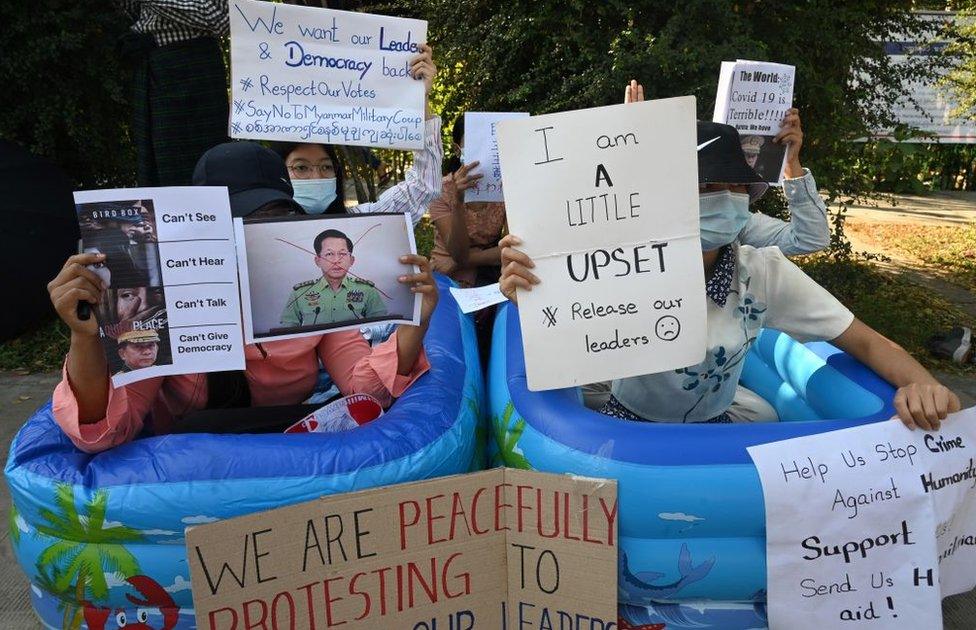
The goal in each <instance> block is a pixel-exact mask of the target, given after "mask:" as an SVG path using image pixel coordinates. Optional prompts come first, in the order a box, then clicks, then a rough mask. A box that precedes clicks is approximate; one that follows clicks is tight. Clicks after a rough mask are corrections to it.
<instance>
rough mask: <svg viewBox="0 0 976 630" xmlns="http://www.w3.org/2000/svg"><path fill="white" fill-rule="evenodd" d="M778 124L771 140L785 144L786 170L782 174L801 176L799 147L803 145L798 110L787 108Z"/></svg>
mask: <svg viewBox="0 0 976 630" xmlns="http://www.w3.org/2000/svg"><path fill="white" fill-rule="evenodd" d="M779 126H780V132H779V133H778V134H776V137H775V138H773V142H775V143H777V144H785V145H786V171H785V172H784V174H785V175H786V177H788V178H793V177H803V167H802V166H800V148H801V147H802V146H803V129H802V127H801V126H800V110H798V109H797V108H795V107H791V108H790V109H789V110H787V112H786V115H785V116H784V117H783V121H782V122H781V123H780V124H779Z"/></svg>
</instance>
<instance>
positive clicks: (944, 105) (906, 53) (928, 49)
mask: <svg viewBox="0 0 976 630" xmlns="http://www.w3.org/2000/svg"><path fill="white" fill-rule="evenodd" d="M918 13H919V14H920V15H921V17H922V18H923V19H924V20H925V21H927V22H933V23H936V24H939V25H948V24H951V23H952V22H953V21H954V20H957V19H959V18H958V17H957V15H956V14H955V13H953V12H949V11H919V12H918ZM944 47H945V42H944V41H942V42H939V41H936V42H918V41H904V40H901V41H892V42H886V43H885V53H887V55H888V58H889V59H890V60H891V62H892V63H893V64H907V63H915V62H918V61H919V60H924V59H931V58H932V57H933V56H935V55H938V54H940V53H941V51H942V49H943V48H944ZM946 72H948V70H947V69H942V70H941V71H940V73H941V74H945V73H946ZM904 88H905V90H906V92H907V93H908V94H909V95H910V96H911V98H912V99H914V100H915V103H912V102H911V101H910V100H909V99H908V98H907V97H903V98H902V99H901V100H899V101H898V102H897V103H896V104H895V106H894V111H893V113H894V116H895V120H897V121H898V122H899V123H901V124H903V125H907V126H909V127H912V128H915V129H918V130H920V131H922V132H924V133H925V134H926V135H925V136H916V137H912V138H908V139H906V140H904V142H914V143H935V142H938V143H940V144H972V143H976V121H973V120H968V119H966V118H963V117H961V116H957V115H953V113H952V112H953V111H954V110H955V109H956V107H958V103H957V102H956V101H955V99H953V97H952V95H951V93H950V91H949V88H948V87H947V86H943V85H939V84H938V81H934V82H931V83H930V82H921V81H913V82H910V83H906V84H905V85H904ZM873 137H875V138H887V139H894V136H893V135H892V132H891V130H888V129H884V130H878V132H877V133H876V134H874V136H873Z"/></svg>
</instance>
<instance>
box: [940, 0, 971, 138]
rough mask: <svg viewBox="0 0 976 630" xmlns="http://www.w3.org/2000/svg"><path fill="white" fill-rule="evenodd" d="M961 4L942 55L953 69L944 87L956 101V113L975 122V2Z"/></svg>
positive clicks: (966, 0)
mask: <svg viewBox="0 0 976 630" xmlns="http://www.w3.org/2000/svg"><path fill="white" fill-rule="evenodd" d="M952 4H956V3H952ZM958 4H959V5H960V6H959V7H958V9H960V11H959V15H958V17H957V19H956V20H955V23H954V24H953V25H952V26H951V27H950V29H949V32H947V33H945V35H946V40H947V42H948V43H947V45H946V47H945V48H944V50H943V54H944V55H945V58H946V60H947V61H948V62H949V63H950V64H951V69H950V70H949V72H948V73H947V74H946V76H945V80H944V82H943V83H944V85H945V86H946V87H947V88H948V89H949V91H950V92H951V93H952V96H953V97H954V98H955V100H956V103H957V107H956V110H955V113H956V114H959V115H960V116H965V117H967V118H969V119H972V120H976V2H974V1H973V0H962V2H959V3H958Z"/></svg>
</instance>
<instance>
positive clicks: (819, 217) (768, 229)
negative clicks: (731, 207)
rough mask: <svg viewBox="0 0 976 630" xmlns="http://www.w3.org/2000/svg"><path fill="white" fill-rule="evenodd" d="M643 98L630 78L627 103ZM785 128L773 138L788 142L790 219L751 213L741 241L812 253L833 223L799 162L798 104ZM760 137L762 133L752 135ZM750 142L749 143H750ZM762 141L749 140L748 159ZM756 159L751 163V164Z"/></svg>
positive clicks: (759, 191)
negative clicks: (751, 142) (785, 219)
mask: <svg viewBox="0 0 976 630" xmlns="http://www.w3.org/2000/svg"><path fill="white" fill-rule="evenodd" d="M643 100H644V86H643V85H641V84H640V83H638V82H637V81H635V80H631V82H630V83H629V84H627V87H626V88H625V89H624V103H639V102H641V101H643ZM780 127H781V128H782V131H780V132H779V134H777V135H776V137H775V138H773V139H772V142H775V143H777V144H785V145H786V169H785V171H784V173H783V174H784V179H783V195H784V196H785V197H786V205H787V209H788V210H789V212H790V220H789V221H783V220H781V219H777V218H775V217H771V216H769V215H766V214H762V213H761V212H753V213H751V214H750V215H749V220H748V221H747V222H746V224H745V226H744V227H743V228H742V231H741V232H740V233H739V242H740V243H742V244H743V245H752V246H753V247H773V246H775V247H779V248H780V250H782V252H783V253H784V254H786V255H787V256H797V255H800V254H812V253H814V252H818V251H820V250H821V249H823V248H824V247H827V245H829V244H830V224H829V222H828V220H827V205H826V204H825V203H824V202H823V199H822V198H821V197H820V193H819V192H818V191H817V183H816V182H815V181H814V179H813V175H812V174H811V173H810V170H809V169H806V168H804V167H803V166H802V165H801V164H800V149H801V148H802V147H803V128H802V126H801V124H800V111H799V110H798V109H796V108H795V107H794V108H792V109H790V110H788V111H787V112H786V115H785V116H784V117H783V120H782V122H780ZM749 137H750V138H759V136H749ZM707 140H711V138H707V139H706V140H704V141H707ZM704 141H703V142H704ZM747 144H748V143H747ZM761 144H762V139H761V138H760V142H759V145H754V141H753V144H748V147H749V148H748V150H747V149H746V148H744V149H743V150H744V151H746V161H747V162H748V161H749V157H750V155H749V154H750V153H751V152H752V151H753V146H754V147H755V155H758V151H759V146H761ZM754 164H755V159H753V160H752V162H751V163H750V164H749V166H750V167H752V166H753V165H754ZM765 190H766V187H765V185H764V184H760V185H757V186H754V187H753V189H752V192H753V195H757V196H756V197H754V198H753V199H752V201H755V200H756V199H757V198H758V196H761V195H762V193H763V192H765Z"/></svg>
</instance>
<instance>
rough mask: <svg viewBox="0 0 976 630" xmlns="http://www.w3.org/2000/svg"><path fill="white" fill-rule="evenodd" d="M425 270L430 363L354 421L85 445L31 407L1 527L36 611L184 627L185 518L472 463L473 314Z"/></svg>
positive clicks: (188, 610) (188, 609)
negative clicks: (388, 402)
mask: <svg viewBox="0 0 976 630" xmlns="http://www.w3.org/2000/svg"><path fill="white" fill-rule="evenodd" d="M438 284H439V286H440V287H441V296H440V302H439V304H438V306H437V310H436V311H435V313H434V315H433V319H432V321H431V325H430V331H429V332H428V334H427V337H426V339H425V340H424V346H425V348H426V351H427V356H428V357H429V359H430V364H431V369H430V372H429V373H427V374H425V375H424V376H422V377H421V378H420V379H419V380H418V381H417V382H416V383H415V384H414V385H413V387H411V388H410V389H409V391H407V392H406V393H405V394H404V395H403V396H402V397H401V398H399V399H398V400H397V401H396V403H395V404H394V405H393V406H392V407H391V408H390V410H389V411H388V412H387V413H386V414H385V415H384V416H383V417H381V418H380V419H378V420H376V421H374V422H372V423H370V424H367V425H364V426H362V427H359V428H357V429H355V430H353V431H347V432H344V433H334V434H305V435H301V434H294V435H283V434H282V435H267V434H266V435H211V434H182V435H167V436H160V437H148V438H144V439H140V440H137V441H135V442H132V443H129V444H126V445H123V446H119V447H117V448H114V449H112V450H110V451H106V452H104V453H100V454H98V455H94V456H92V455H87V454H85V453H82V452H81V451H79V450H77V449H76V448H74V446H73V445H72V444H71V442H70V441H69V440H68V439H67V438H66V437H65V436H64V434H63V433H62V432H61V431H60V430H59V429H58V427H57V425H56V424H55V423H54V420H53V418H52V416H51V406H50V403H49V404H47V405H45V406H44V407H42V408H41V409H39V410H38V411H37V412H36V413H35V414H34V415H33V416H32V417H31V418H30V419H29V420H28V421H27V423H26V424H25V425H24V427H23V428H22V429H21V430H20V432H19V433H18V434H17V436H16V437H15V438H14V442H13V445H12V446H11V449H10V456H9V459H8V461H7V466H6V469H5V472H6V475H7V483H8V484H9V486H10V491H11V495H12V499H13V508H12V510H11V519H10V538H11V541H12V543H13V547H14V550H15V553H16V556H17V559H18V561H19V562H20V565H21V566H22V567H23V569H24V571H25V572H26V573H27V575H28V577H29V578H30V581H31V592H32V598H33V605H34V608H35V610H36V612H37V613H38V616H39V617H40V618H41V620H42V621H43V622H44V624H45V625H46V626H47V627H49V628H61V627H65V628H67V627H71V626H72V623H73V622H77V621H80V620H84V621H85V622H87V624H88V626H89V627H90V628H92V629H93V630H101V628H102V627H103V626H104V627H110V628H116V627H117V625H116V624H117V620H116V618H115V617H116V616H117V615H118V614H122V615H124V616H125V617H126V619H125V620H126V621H127V622H128V623H129V624H130V625H131V624H133V623H136V622H139V621H143V622H147V623H148V625H147V626H145V627H150V628H154V629H157V630H158V629H160V628H165V629H166V630H173V629H176V628H180V629H182V628H191V627H195V620H194V618H193V607H192V606H193V604H192V600H191V595H190V583H189V568H188V566H187V562H186V552H185V549H184V546H183V545H184V541H183V531H184V528H185V527H187V526H188V525H194V524H197V523H207V522H210V521H215V520H218V519H224V518H229V517H232V516H238V515H241V514H246V513H250V512H257V511H260V510H267V509H271V508H275V507H280V506H282V505H287V504H291V503H298V502H300V501H306V500H310V499H314V498H316V497H318V496H321V495H324V494H332V493H337V492H347V491H351V490H361V489H364V488H370V487H374V486H382V485H387V484H393V483H399V482H404V481H410V480H416V479H424V478H430V477H438V476H442V475H450V474H455V473H462V472H467V471H468V470H472V469H481V468H483V467H484V449H483V444H484V442H485V439H484V438H485V432H484V427H482V426H481V424H480V419H481V418H482V417H483V414H482V413H481V410H482V407H483V403H484V386H483V380H482V375H481V368H480V362H479V360H478V348H477V342H476V339H475V332H474V326H473V324H472V323H471V320H470V318H469V317H466V316H464V315H463V314H462V313H461V312H460V310H459V309H458V307H457V304H456V303H455V302H454V299H453V298H452V297H451V294H450V292H449V291H448V290H447V288H448V286H449V285H450V281H448V280H446V279H444V278H442V277H438ZM106 624H107V625H106ZM73 627H77V625H74V626H73ZM82 627H84V624H82Z"/></svg>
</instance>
